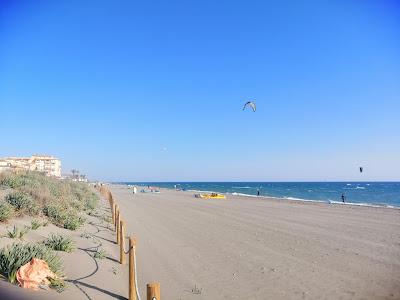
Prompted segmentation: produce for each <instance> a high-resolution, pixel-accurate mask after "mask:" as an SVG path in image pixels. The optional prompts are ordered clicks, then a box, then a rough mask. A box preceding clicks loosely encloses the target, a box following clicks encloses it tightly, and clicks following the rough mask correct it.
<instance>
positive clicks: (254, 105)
mask: <svg viewBox="0 0 400 300" xmlns="http://www.w3.org/2000/svg"><path fill="white" fill-rule="evenodd" d="M247 106H249V107H251V109H252V110H253V112H255V111H256V103H255V102H253V101H247V102H246V103H245V105H244V106H243V110H245V109H246V107H247Z"/></svg>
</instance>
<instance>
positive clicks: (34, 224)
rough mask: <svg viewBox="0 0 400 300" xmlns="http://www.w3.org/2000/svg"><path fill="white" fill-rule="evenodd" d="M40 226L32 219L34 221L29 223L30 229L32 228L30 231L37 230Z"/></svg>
mask: <svg viewBox="0 0 400 300" xmlns="http://www.w3.org/2000/svg"><path fill="white" fill-rule="evenodd" d="M40 226H42V224H41V223H40V222H39V221H38V220H36V219H34V220H32V221H31V228H32V230H36V229H38V228H39V227H40Z"/></svg>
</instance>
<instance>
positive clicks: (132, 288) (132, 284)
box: [129, 237, 137, 300]
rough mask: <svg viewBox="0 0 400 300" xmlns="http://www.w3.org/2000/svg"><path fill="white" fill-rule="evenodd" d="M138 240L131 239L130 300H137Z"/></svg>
mask: <svg viewBox="0 0 400 300" xmlns="http://www.w3.org/2000/svg"><path fill="white" fill-rule="evenodd" d="M135 248H136V240H135V239H134V238H133V237H129V300H136V299H137V298H136V285H135V277H136V274H135V264H136V261H135V250H136V249H135Z"/></svg>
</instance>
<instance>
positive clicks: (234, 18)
mask: <svg viewBox="0 0 400 300" xmlns="http://www.w3.org/2000/svg"><path fill="white" fill-rule="evenodd" d="M300 2H302V3H300ZM325 2H327V1H1V2H0V3H1V4H0V128H1V130H0V133H1V138H0V156H8V155H30V154H32V153H49V154H53V155H56V156H58V157H60V158H61V159H62V163H63V171H64V172H68V171H69V170H70V169H72V168H77V169H80V170H81V172H82V173H86V174H87V175H88V176H89V177H90V178H92V179H102V180H111V181H119V180H121V181H122V180H132V181H137V180H143V181H146V180H149V181H156V180H159V181H165V180H171V181H173V180H185V181H192V180H194V181H253V180H257V181H297V180H299V181H310V180H311V181H313V180H400V172H399V169H400V155H399V153H400V21H399V20H400V5H399V4H398V3H396V2H395V1H330V3H329V4H328V3H325ZM248 99H250V100H255V101H256V103H257V107H258V110H257V112H256V113H253V112H251V111H244V112H243V111H242V105H243V103H244V102H245V101H247V100H248ZM359 165H363V166H364V170H365V172H364V173H363V174H360V173H359V172H358V166H359Z"/></svg>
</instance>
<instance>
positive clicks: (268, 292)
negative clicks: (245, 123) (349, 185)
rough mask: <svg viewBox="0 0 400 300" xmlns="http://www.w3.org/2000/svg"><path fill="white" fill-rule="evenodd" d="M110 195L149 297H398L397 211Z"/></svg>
mask: <svg viewBox="0 0 400 300" xmlns="http://www.w3.org/2000/svg"><path fill="white" fill-rule="evenodd" d="M111 191H112V193H113V195H114V198H115V199H116V201H117V202H118V203H119V205H120V207H121V210H122V211H123V212H122V214H123V216H124V217H125V219H126V220H127V223H128V230H127V233H130V234H135V235H136V236H137V238H138V250H137V255H138V269H139V270H138V271H139V285H140V288H141V293H142V297H145V290H144V288H145V284H146V283H148V282H151V281H159V282H161V289H162V298H163V299H400V210H395V209H385V208H368V207H351V206H341V205H327V204H316V203H302V202H294V201H279V200H272V199H271V200H265V199H255V198H246V197H239V196H230V197H228V199H227V200H202V199H196V198H194V197H193V193H190V192H176V191H168V190H162V193H161V194H137V195H133V194H132V192H131V190H128V189H127V188H126V187H122V186H111ZM195 285H196V287H197V288H198V289H199V290H200V291H201V294H198V293H195V292H194V291H193V289H194V288H195Z"/></svg>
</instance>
